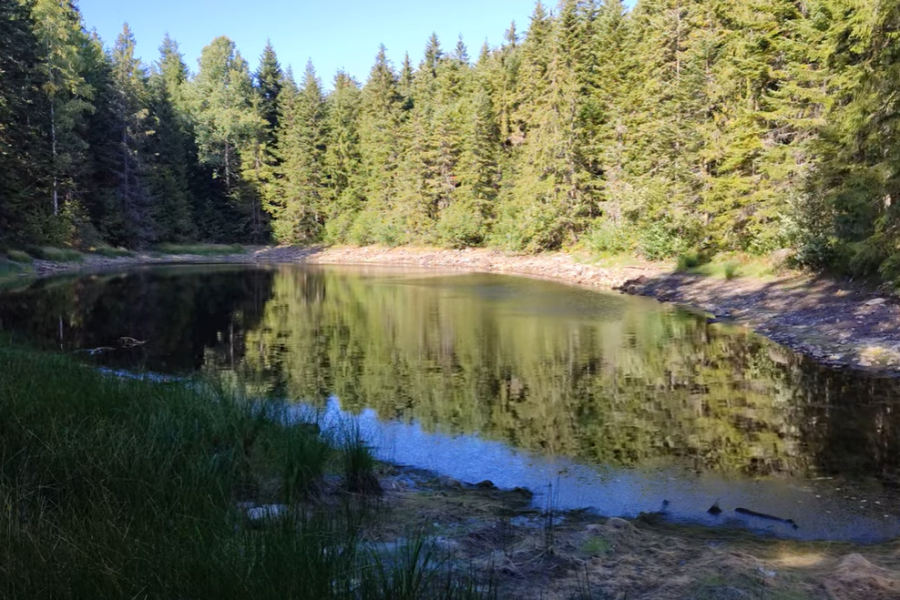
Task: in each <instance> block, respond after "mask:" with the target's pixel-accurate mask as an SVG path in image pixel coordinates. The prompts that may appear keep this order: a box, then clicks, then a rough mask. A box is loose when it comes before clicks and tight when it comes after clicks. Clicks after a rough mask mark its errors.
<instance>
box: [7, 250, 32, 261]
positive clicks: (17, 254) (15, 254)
mask: <svg viewBox="0 0 900 600" xmlns="http://www.w3.org/2000/svg"><path fill="white" fill-rule="evenodd" d="M6 257H7V258H9V260H11V261H13V262H17V263H30V262H31V261H33V260H34V259H33V258H32V257H31V255H30V254H28V253H27V252H23V251H21V250H10V251H9V252H7V253H6Z"/></svg>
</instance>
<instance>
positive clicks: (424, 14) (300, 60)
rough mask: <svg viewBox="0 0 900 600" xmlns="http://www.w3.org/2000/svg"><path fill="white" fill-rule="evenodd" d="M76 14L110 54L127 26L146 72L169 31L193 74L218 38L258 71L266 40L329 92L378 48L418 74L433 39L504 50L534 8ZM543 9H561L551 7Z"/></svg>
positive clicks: (416, 4)
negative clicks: (340, 74) (310, 67)
mask: <svg viewBox="0 0 900 600" xmlns="http://www.w3.org/2000/svg"><path fill="white" fill-rule="evenodd" d="M628 3H629V4H630V3H631V0H629V2H628ZM78 4H79V7H80V8H81V12H82V15H83V16H84V20H85V23H86V25H87V28H88V29H89V30H90V29H94V28H96V29H97V31H98V32H99V33H100V37H101V38H102V39H103V41H104V42H105V43H106V44H107V46H111V45H112V44H113V43H114V42H115V40H116V37H117V36H118V35H119V32H120V31H121V30H122V24H123V23H125V22H127V23H128V24H129V25H130V26H131V28H132V30H133V31H134V34H135V38H136V39H137V52H138V55H139V56H141V58H143V59H144V61H145V62H148V63H149V62H152V61H154V60H156V58H157V56H158V54H159V53H158V48H159V45H160V42H162V39H163V35H165V33H166V32H167V31H168V32H169V34H170V35H171V36H172V37H173V38H174V39H175V40H177V41H178V43H179V45H180V47H181V51H182V53H184V56H185V60H186V61H187V63H188V65H189V66H190V68H191V69H192V70H196V67H197V58H198V57H199V56H200V50H201V49H202V48H203V46H205V45H206V44H208V43H209V42H210V41H212V40H213V38H215V37H216V36H219V35H227V36H228V37H230V38H231V39H232V40H234V41H235V42H236V43H237V47H238V49H239V50H240V52H241V54H242V55H243V56H244V58H245V59H247V61H248V62H249V63H250V67H251V69H253V70H255V69H256V66H257V64H258V62H259V56H260V54H261V53H262V50H263V47H264V46H265V43H266V39H267V38H270V39H271V40H272V44H273V45H274V46H275V51H276V52H277V53H278V58H279V60H280V61H281V64H282V66H284V67H286V66H287V65H288V64H290V65H292V66H293V67H294V71H295V73H296V74H297V75H298V76H299V75H300V73H302V71H303V69H304V67H305V66H306V61H307V59H312V61H313V64H315V66H316V70H317V71H318V73H319V76H320V77H321V78H322V80H323V81H324V82H325V84H326V86H328V87H330V85H329V84H330V82H331V80H332V79H333V77H334V74H335V72H336V71H337V70H338V69H344V70H346V71H347V72H349V73H350V74H351V75H353V76H354V77H356V78H357V79H359V80H360V81H363V82H364V81H365V79H366V77H367V76H368V73H369V69H370V68H371V66H372V63H373V62H374V58H375V53H376V52H377V51H378V45H379V44H381V43H384V45H385V46H387V49H388V56H389V57H390V59H391V60H392V61H393V62H394V64H395V65H399V64H400V63H401V61H402V60H403V54H404V52H406V51H409V53H410V56H411V57H412V59H413V64H418V62H419V60H420V59H421V57H422V50H423V49H424V48H425V42H426V40H427V39H428V36H429V35H431V33H432V32H436V33H437V34H438V37H439V38H440V40H441V43H442V45H443V46H444V48H445V49H448V50H449V49H451V48H453V47H454V46H455V45H456V40H457V38H458V37H459V35H460V34H462V36H463V39H464V41H465V42H466V44H467V45H468V47H469V54H470V55H471V56H472V57H473V58H474V57H476V56H477V55H478V50H479V49H480V48H481V45H482V43H483V42H484V41H485V39H487V40H488V42H489V43H490V44H491V45H492V46H496V45H499V44H500V43H501V42H502V39H503V34H504V32H505V31H506V30H507V28H508V27H509V24H510V22H511V21H513V20H515V21H516V24H517V26H518V28H519V30H520V31H524V30H525V29H526V28H527V27H528V20H529V16H530V15H531V12H532V10H533V9H534V5H535V0H453V1H452V2H451V1H440V0H438V1H428V0H386V1H384V2H373V1H371V0H294V1H291V0H155V1H153V2H149V1H136V0H80V1H79V3H78ZM545 4H546V5H553V6H555V0H550V1H547V0H545Z"/></svg>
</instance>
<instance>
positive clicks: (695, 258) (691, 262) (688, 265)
mask: <svg viewBox="0 0 900 600" xmlns="http://www.w3.org/2000/svg"><path fill="white" fill-rule="evenodd" d="M702 263H703V261H702V260H701V258H700V254H699V253H698V252H697V251H696V250H691V251H690V252H686V253H684V254H679V255H678V263H677V265H676V267H675V270H676V271H678V272H679V273H683V272H685V271H690V270H691V269H696V268H697V267H699V266H700V265H701V264H702Z"/></svg>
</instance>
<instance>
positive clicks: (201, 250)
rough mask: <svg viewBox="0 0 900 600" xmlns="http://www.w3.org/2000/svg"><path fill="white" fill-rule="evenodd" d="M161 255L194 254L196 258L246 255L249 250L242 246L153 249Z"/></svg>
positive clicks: (168, 246) (210, 245)
mask: <svg viewBox="0 0 900 600" xmlns="http://www.w3.org/2000/svg"><path fill="white" fill-rule="evenodd" d="M153 249H154V250H155V251H156V252H159V253H161V254H193V255H195V256H225V255H229V254H246V252H247V249H246V248H245V247H244V246H241V245H240V244H231V245H223V244H159V245H157V246H155V247H154V248H153Z"/></svg>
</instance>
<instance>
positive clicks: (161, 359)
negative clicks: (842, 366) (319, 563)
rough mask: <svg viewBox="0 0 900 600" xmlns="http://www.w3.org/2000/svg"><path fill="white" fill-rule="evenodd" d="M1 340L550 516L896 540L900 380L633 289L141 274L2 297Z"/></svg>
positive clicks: (365, 276) (71, 280)
mask: <svg viewBox="0 0 900 600" xmlns="http://www.w3.org/2000/svg"><path fill="white" fill-rule="evenodd" d="M0 329H2V330H4V331H6V332H8V333H9V334H11V335H13V336H14V339H16V340H19V341H27V342H29V343H32V344H35V345H39V346H41V347H47V348H51V349H55V350H57V351H62V352H66V353H76V355H77V356H79V357H81V358H83V360H85V361H89V362H91V363H92V364H96V365H97V366H101V367H104V368H108V369H115V370H124V371H127V372H148V373H154V374H160V375H170V376H192V375H196V374H210V373H212V374H217V375H218V376H221V377H224V378H226V379H227V380H229V381H234V382H235V383H237V384H238V385H242V386H246V388H247V389H248V390H249V391H250V392H251V393H253V394H256V395H269V396H272V397H274V398H278V399H284V400H286V401H288V402H291V403H293V404H295V405H296V406H297V410H298V411H300V410H302V411H304V412H308V411H314V412H317V413H318V414H319V415H320V416H321V418H322V419H325V420H329V419H335V418H336V419H340V420H346V419H347V418H351V417H352V418H353V419H354V420H356V421H357V422H358V423H359V425H360V427H361V428H362V429H363V431H364V432H365V434H366V436H367V437H368V439H369V440H371V442H372V443H373V444H374V445H375V446H376V449H377V453H378V455H379V456H380V457H381V458H384V459H386V460H391V461H394V462H397V463H400V464H405V465H411V466H416V467H420V468H425V469H430V470H433V471H434V472H436V473H438V474H441V475H446V476H448V477H453V478H456V479H459V480H462V481H467V482H478V481H482V480H485V479H489V480H491V481H492V482H494V483H495V484H496V485H498V486H500V487H504V488H512V487H516V486H521V487H527V488H529V489H531V490H533V491H534V492H535V494H536V496H535V504H536V505H537V506H539V507H542V508H543V507H552V508H556V509H560V510H562V509H574V508H590V509H592V510H595V511H597V512H598V513H600V514H603V515H608V516H626V517H634V516H637V515H638V514H639V513H640V512H653V511H658V510H660V509H661V506H662V505H663V501H664V500H665V501H667V508H666V518H668V519H671V520H673V521H676V522H689V523H701V524H708V525H717V526H723V527H741V528H749V529H752V530H754V531H759V532H762V533H768V534H774V535H778V536H784V537H794V538H802V539H834V540H854V541H862V542H869V541H878V540H882V539H887V538H891V537H896V536H897V535H900V494H897V490H898V484H900V381H898V380H895V379H891V378H887V377H878V376H874V375H871V374H866V373H859V372H850V371H840V370H834V369H830V368H826V367H823V366H820V365H818V364H816V363H814V362H813V361H811V360H809V359H807V358H804V357H802V356H799V355H796V354H794V353H793V352H791V351H790V350H788V349H785V348H783V347H780V346H778V345H776V344H774V343H772V342H770V341H768V340H766V339H764V338H762V337H760V336H757V335H755V334H753V333H751V332H749V331H747V330H745V329H742V328H737V327H730V326H727V325H723V324H709V323H707V321H706V319H705V318H704V317H703V316H701V315H697V314H694V313H691V312H688V311H685V310H681V309H677V308H673V307H668V306H664V305H660V304H658V303H656V302H655V301H652V300H647V299H644V298H633V297H629V296H622V295H618V294H614V293H604V292H597V291H593V290H587V289H583V288H579V287H574V286H567V285H563V284H559V283H553V282H548V281H542V280H536V279H529V278H522V277H511V276H501V275H487V274H471V273H460V272H440V271H433V270H415V269H390V268H373V267H365V268H362V267H360V268H357V267H304V266H275V267H267V268H254V267H236V266H216V267H213V266H203V267H199V266H194V267H183V266H182V267H154V268H145V269H136V270H132V271H128V272H124V273H115V274H100V275H91V276H83V277H68V278H55V279H44V280H39V281H37V282H35V283H34V284H33V285H31V286H30V287H29V288H28V289H25V290H18V291H9V292H5V293H2V294H0ZM98 349H102V350H98ZM91 350H94V352H93V353H92V352H90V351H91ZM716 500H718V501H719V505H720V506H721V508H722V509H723V511H724V512H723V513H722V514H721V515H719V516H713V515H710V514H708V513H707V509H708V508H709V507H710V506H711V505H712V504H713V503H714V502H715V501H716ZM738 507H743V508H747V509H750V510H752V511H755V512H758V513H766V514H769V515H774V516H777V517H780V518H782V519H792V520H793V521H795V522H796V523H797V524H798V525H799V527H798V528H796V529H794V528H793V527H791V526H790V525H789V524H786V523H784V522H781V521H775V520H770V519H763V518H758V517H754V516H748V515H745V514H739V513H735V512H734V509H735V508H738Z"/></svg>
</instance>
